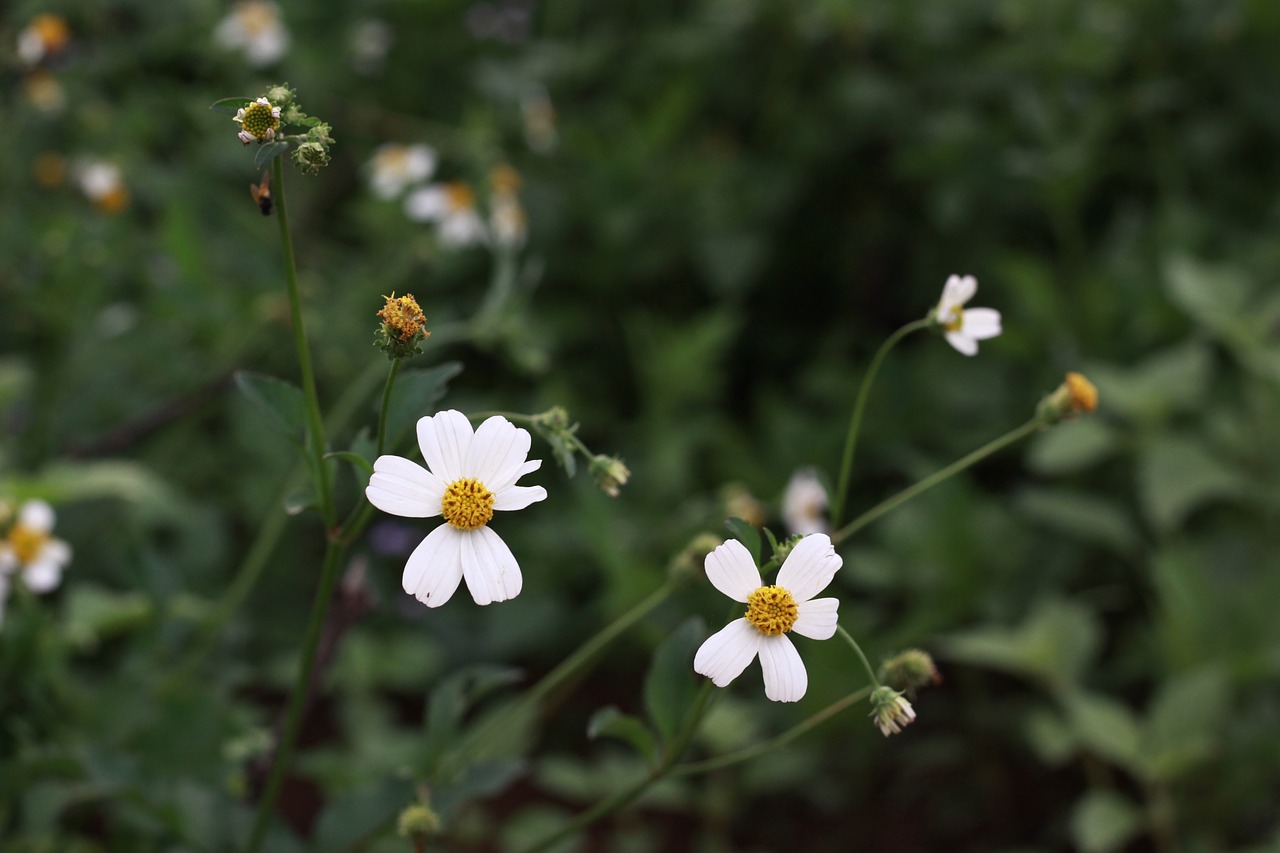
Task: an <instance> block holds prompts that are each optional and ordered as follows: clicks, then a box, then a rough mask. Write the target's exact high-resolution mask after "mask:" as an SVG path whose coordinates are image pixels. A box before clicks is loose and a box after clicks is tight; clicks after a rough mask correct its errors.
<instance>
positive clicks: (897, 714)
mask: <svg viewBox="0 0 1280 853" xmlns="http://www.w3.org/2000/svg"><path fill="white" fill-rule="evenodd" d="M871 717H872V718H873V719H874V720H875V723H876V727H877V728H878V729H880V733H881V734H883V735H884V736H885V737H888V736H889V735H896V734H898V733H900V732H901V731H902V730H903V729H904V728H906V727H907V726H909V725H911V724H912V723H913V722H915V719H916V712H915V709H913V708H912V707H911V703H910V702H908V701H907V700H906V699H904V698H903V697H902V694H901V693H899V692H898V691H897V690H894V689H893V688H892V687H877V688H876V689H875V691H873V692H872V694H871Z"/></svg>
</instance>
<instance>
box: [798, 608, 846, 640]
mask: <svg viewBox="0 0 1280 853" xmlns="http://www.w3.org/2000/svg"><path fill="white" fill-rule="evenodd" d="M839 608H840V599H838V598H814V599H810V600H809V601H802V602H800V604H799V605H798V606H797V608H796V609H797V610H799V613H798V615H797V616H796V623H795V624H794V625H792V626H791V633H793V634H799V635H800V636H802V637H808V638H809V639H811V640H830V639H831V638H832V637H833V636H835V633H836V624H837V622H838V621H839V618H840V614H839V613H838V612H837V611H838V610H839Z"/></svg>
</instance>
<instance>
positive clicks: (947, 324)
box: [942, 305, 964, 332]
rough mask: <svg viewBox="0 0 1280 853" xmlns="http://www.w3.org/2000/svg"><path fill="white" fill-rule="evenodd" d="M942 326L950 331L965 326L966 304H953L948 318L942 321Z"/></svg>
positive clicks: (956, 330)
mask: <svg viewBox="0 0 1280 853" xmlns="http://www.w3.org/2000/svg"><path fill="white" fill-rule="evenodd" d="M942 328H944V329H946V330H947V331H948V332H958V331H960V330H961V329H962V328H964V306H962V305H953V306H952V307H951V311H950V313H949V314H948V316H947V319H946V320H944V321H943V322H942Z"/></svg>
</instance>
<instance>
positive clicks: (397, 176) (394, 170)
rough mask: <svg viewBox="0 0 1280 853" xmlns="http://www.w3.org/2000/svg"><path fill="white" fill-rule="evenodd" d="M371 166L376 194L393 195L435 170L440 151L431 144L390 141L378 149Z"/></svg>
mask: <svg viewBox="0 0 1280 853" xmlns="http://www.w3.org/2000/svg"><path fill="white" fill-rule="evenodd" d="M369 169H370V172H369V185H370V187H371V188H372V189H373V194H374V195H376V196H377V197H378V198H380V199H392V198H395V197H396V196H398V195H400V193H402V192H404V191H405V189H407V188H408V187H410V186H412V185H413V184H416V183H419V182H421V181H425V180H428V179H429V178H430V177H431V176H432V174H434V173H435V170H436V152H435V149H434V148H432V147H431V146H430V145H421V144H419V145H397V144H395V143H394V142H388V143H387V144H385V145H382V146H379V148H378V150H377V151H375V152H374V154H373V159H372V160H371V161H369Z"/></svg>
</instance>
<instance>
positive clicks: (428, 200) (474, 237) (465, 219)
mask: <svg viewBox="0 0 1280 853" xmlns="http://www.w3.org/2000/svg"><path fill="white" fill-rule="evenodd" d="M404 212H405V215H406V216H408V217H409V218H410V219H412V220H414V221H415V222H435V223H437V224H438V227H439V232H438V233H439V237H440V242H441V244H443V245H445V246H448V247H449V248H452V249H458V248H462V247H464V246H472V245H475V244H477V243H484V242H486V241H487V240H488V239H489V232H488V230H487V229H486V228H485V226H484V220H483V219H481V218H480V214H479V213H478V212H477V211H476V195H475V192H473V191H472V189H471V187H469V186H467V185H466V184H464V183H462V182H460V181H454V182H452V183H448V184H428V185H427V186H425V187H422V188H420V189H417V190H414V191H413V192H411V193H409V195H407V196H406V197H405V200H404Z"/></svg>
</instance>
